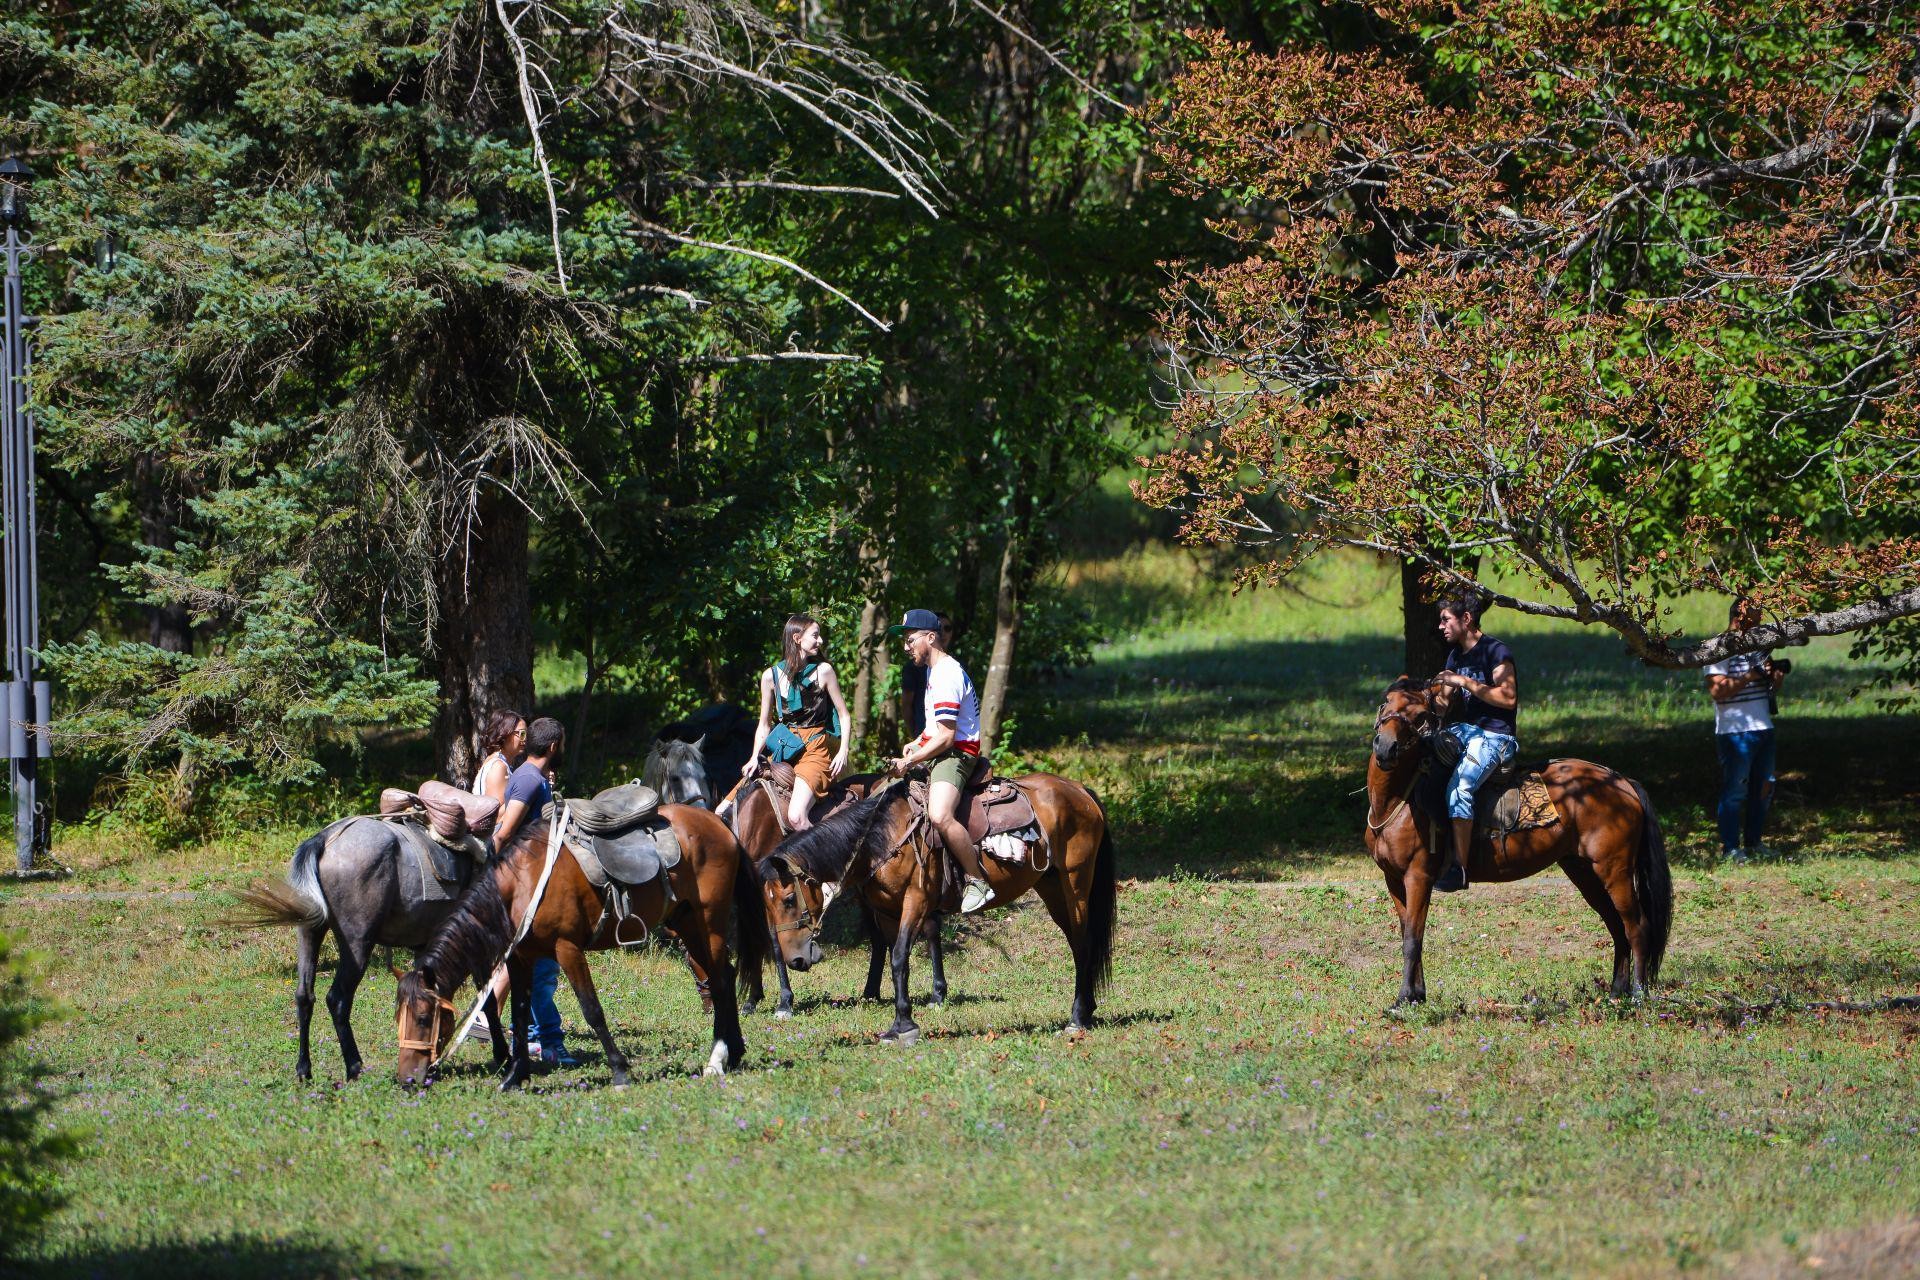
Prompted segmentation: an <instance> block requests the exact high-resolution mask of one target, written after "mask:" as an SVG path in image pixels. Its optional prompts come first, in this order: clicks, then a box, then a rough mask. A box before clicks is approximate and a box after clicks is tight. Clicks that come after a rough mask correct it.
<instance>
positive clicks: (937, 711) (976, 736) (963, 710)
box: [926, 653, 980, 756]
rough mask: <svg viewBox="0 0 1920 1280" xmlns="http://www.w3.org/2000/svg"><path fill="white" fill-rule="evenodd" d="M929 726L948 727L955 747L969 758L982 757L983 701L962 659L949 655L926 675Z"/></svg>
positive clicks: (941, 658) (943, 657) (944, 655)
mask: <svg viewBox="0 0 1920 1280" xmlns="http://www.w3.org/2000/svg"><path fill="white" fill-rule="evenodd" d="M926 706H927V727H928V728H929V729H930V728H932V727H933V726H934V725H936V724H943V725H946V726H947V727H948V728H950V729H952V730H953V745H954V749H955V750H957V751H964V752H966V753H967V754H968V755H970V756H977V755H979V754H980V700H979V699H978V698H977V697H975V696H974V693H973V680H972V678H971V677H969V676H968V675H967V669H966V668H965V667H963V666H961V665H960V660H959V659H958V658H956V657H954V656H953V655H952V654H950V653H946V654H942V655H940V661H938V662H936V663H934V664H933V666H932V668H931V669H929V670H928V672H927V700H926Z"/></svg>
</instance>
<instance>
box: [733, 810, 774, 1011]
mask: <svg viewBox="0 0 1920 1280" xmlns="http://www.w3.org/2000/svg"><path fill="white" fill-rule="evenodd" d="M734 852H735V853H736V854H738V855H739V857H738V859H737V860H736V861H735V862H734V864H733V915H734V922H735V926H736V927H735V929H734V933H735V934H737V935H738V936H739V939H740V963H739V965H738V966H737V970H738V971H737V972H736V973H735V975H734V985H735V986H736V987H738V988H739V991H740V994H741V995H742V996H745V997H747V998H748V999H757V998H758V997H759V996H760V994H761V993H762V992H763V990H764V986H763V978H762V973H763V971H764V970H765V968H766V964H767V959H768V949H769V948H770V946H771V945H772V943H771V938H770V937H769V935H768V933H767V913H766V908H765V907H763V906H762V905H761V904H760V876H759V874H758V872H757V871H756V869H755V867H754V862H753V859H752V858H749V857H748V856H747V851H746V850H745V849H743V848H741V847H740V843H739V841H737V840H736V841H735V842H734Z"/></svg>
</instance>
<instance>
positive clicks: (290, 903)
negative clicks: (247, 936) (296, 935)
mask: <svg viewBox="0 0 1920 1280" xmlns="http://www.w3.org/2000/svg"><path fill="white" fill-rule="evenodd" d="M409 872H413V873H412V874H408V873H409ZM471 874H472V873H471V872H470V873H469V878H471ZM465 887H466V886H465V885H464V884H462V885H460V886H458V887H457V888H455V889H454V890H453V892H451V893H450V894H449V895H448V896H447V897H445V898H444V899H438V900H429V899H427V898H426V897H425V896H424V895H423V893H422V890H421V884H420V876H419V874H418V873H417V872H414V864H413V854H412V853H410V852H409V851H408V850H407V849H406V847H405V846H404V845H403V844H402V837H401V835H400V833H399V832H398V831H397V830H395V828H394V826H393V824H392V823H391V822H384V821H382V820H380V819H378V818H343V819H341V820H340V821H339V822H336V823H334V824H333V825H332V826H330V827H328V828H326V829H325V830H324V831H321V832H320V833H318V834H317V835H313V836H309V837H308V838H307V839H306V840H304V841H302V842H301V844H300V847H299V848H298V849H296V850H295V851H294V854H293V861H292V863H291V864H290V865H289V866H288V868H287V878H286V879H285V880H284V881H266V882H263V883H261V884H258V885H255V886H254V887H253V888H251V889H246V890H243V891H241V893H240V901H241V902H242V903H243V904H244V905H245V906H246V907H247V908H249V909H250V910H251V913H252V914H250V915H247V916H244V917H242V918H241V919H239V920H238V921H236V923H239V924H242V925H245V926H248V927H254V928H271V927H276V926H286V927H290V928H295V929H298V930H299V931H300V942H299V947H300V951H299V966H300V967H299V977H298V980H297V982H296V984H295V987H294V993H293V1006H294V1010H295V1012H296V1014H297V1015H298V1017H299V1021H300V1058H299V1060H298V1061H297V1062H296V1063H295V1064H294V1074H296V1075H297V1076H299V1078H300V1079H302V1080H310V1079H312V1078H313V1061H312V1059H311V1057H310V1056H309V1054H308V1048H307V1029H308V1025H309V1024H310V1023H311V1022H312V1020H313V980H314V974H315V971H316V970H317V969H318V968H319V965H320V943H321V941H322V939H324V938H325V937H326V935H327V932H328V930H332V932H333V937H334V941H335V942H336V943H338V944H339V948H340V963H339V964H338V965H337V966H336V967H335V969H334V972H333V984H332V985H331V986H330V987H328V988H327V1012H328V1013H329V1014H331V1015H332V1017H333V1030H334V1034H335V1035H337V1036H338V1037H339V1038H340V1056H341V1057H342V1058H343V1059H345V1061H346V1068H347V1079H349V1080H352V1079H353V1078H355V1077H356V1076H358V1075H359V1074H360V1070H361V1066H362V1063H361V1060H360V1046H359V1045H357V1044H356V1043H354V1039H353V995H354V992H355V991H356V990H357V989H358V988H359V986H360V979H361V978H362V977H364V976H365V975H366V971H367V961H368V959H369V958H370V957H371V956H372V955H373V949H374V947H376V946H394V947H406V948H408V949H409V950H411V949H415V948H418V947H423V946H425V945H426V944H427V943H428V942H429V941H431V940H432V939H433V936H434V934H435V933H436V932H437V931H438V930H439V928H440V925H441V924H442V922H444V921H445V920H446V918H447V917H448V916H449V915H451V914H452V913H453V909H454V906H455V905H456V903H457V900H458V898H459V895H460V890H462V889H464V888H465ZM472 976H473V979H474V982H475V984H476V985H479V986H484V985H485V984H486V981H487V979H488V977H489V976H490V975H489V974H488V973H485V972H482V973H477V974H474V975H472ZM487 1012H488V1025H489V1028H490V1030H491V1032H492V1036H493V1060H494V1063H495V1064H496V1065H498V1064H499V1063H502V1062H505V1061H506V1059H507V1042H506V1037H505V1036H504V1035H503V1034H502V1033H501V1030H500V1018H499V1017H498V1010H497V1009H496V1008H495V1007H494V1000H493V998H492V997H491V996H489V997H488V998H487Z"/></svg>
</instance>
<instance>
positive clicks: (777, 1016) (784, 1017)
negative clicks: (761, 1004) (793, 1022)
mask: <svg viewBox="0 0 1920 1280" xmlns="http://www.w3.org/2000/svg"><path fill="white" fill-rule="evenodd" d="M792 1017H793V1010H791V1009H775V1010H774V1011H773V1020H774V1021H775V1022H786V1021H788V1020H789V1019H791V1018H792Z"/></svg>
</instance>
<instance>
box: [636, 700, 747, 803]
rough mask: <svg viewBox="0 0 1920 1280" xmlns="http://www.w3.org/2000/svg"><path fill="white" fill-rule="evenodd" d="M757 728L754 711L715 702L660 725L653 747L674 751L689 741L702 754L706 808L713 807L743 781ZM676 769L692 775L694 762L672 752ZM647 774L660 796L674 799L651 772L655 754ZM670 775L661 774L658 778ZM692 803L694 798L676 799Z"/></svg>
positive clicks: (670, 799) (656, 749) (647, 781)
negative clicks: (674, 745)
mask: <svg viewBox="0 0 1920 1280" xmlns="http://www.w3.org/2000/svg"><path fill="white" fill-rule="evenodd" d="M756 727H757V722H756V721H755V719H754V717H753V714H752V713H751V712H749V711H748V710H747V709H746V708H745V707H742V706H740V705H739V704H738V703H734V702H714V703H709V704H708V705H706V706H704V707H702V708H700V710H698V711H696V712H694V713H693V714H692V715H690V716H688V717H687V718H686V719H684V720H676V721H675V722H674V723H672V724H669V725H666V726H664V727H662V728H661V730H660V732H659V733H658V734H656V735H655V738H654V744H653V749H654V751H657V752H663V753H667V752H670V751H671V744H672V743H676V742H682V743H690V744H692V745H693V747H694V749H695V750H696V751H697V752H698V753H699V761H698V764H699V767H700V769H701V770H702V775H701V780H702V788H701V794H703V795H705V796H706V798H707V807H708V808H709V809H711V808H713V807H714V805H716V804H717V803H719V800H720V797H721V796H724V795H726V794H727V792H729V791H731V790H733V784H734V783H735V782H738V781H739V780H740V773H741V771H742V770H743V769H745V768H746V765H747V760H748V758H749V757H751V756H752V754H753V735H754V730H755V728H756ZM673 755H674V760H673V764H674V767H675V768H676V769H681V770H687V771H688V772H687V774H686V775H685V776H689V777H690V776H691V772H690V770H691V762H689V761H687V760H686V758H685V757H684V756H681V755H680V754H679V753H673ZM647 763H648V773H647V775H646V777H645V781H646V784H647V785H648V786H650V787H652V788H653V789H654V790H656V791H658V792H660V795H661V798H662V799H665V800H669V801H673V797H671V796H669V795H668V794H667V791H666V789H665V787H663V786H662V784H661V782H660V781H657V780H656V775H655V774H654V773H653V772H652V767H653V756H652V754H649V755H648V757H647ZM666 776H667V775H666V774H665V773H662V774H660V775H658V777H659V778H662V779H664V778H665V777H666ZM674 802H675V803H691V801H674Z"/></svg>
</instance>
